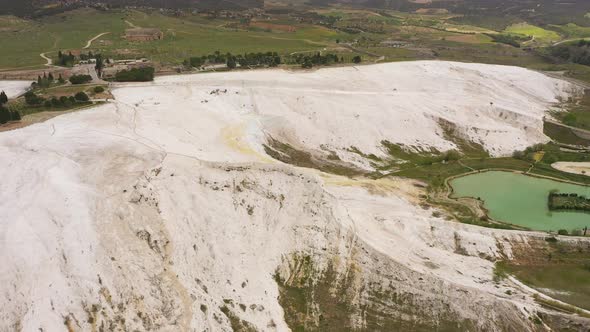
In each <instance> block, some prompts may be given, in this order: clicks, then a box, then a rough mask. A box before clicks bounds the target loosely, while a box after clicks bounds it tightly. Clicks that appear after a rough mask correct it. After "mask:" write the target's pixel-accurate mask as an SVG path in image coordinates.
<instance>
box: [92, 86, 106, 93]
mask: <svg viewBox="0 0 590 332" xmlns="http://www.w3.org/2000/svg"><path fill="white" fill-rule="evenodd" d="M103 92H104V88H103V87H102V86H97V87H94V93H103Z"/></svg>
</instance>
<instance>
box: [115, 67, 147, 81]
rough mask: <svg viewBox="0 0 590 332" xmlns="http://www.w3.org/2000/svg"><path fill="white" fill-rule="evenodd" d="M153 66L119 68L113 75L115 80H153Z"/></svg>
mask: <svg viewBox="0 0 590 332" xmlns="http://www.w3.org/2000/svg"><path fill="white" fill-rule="evenodd" d="M154 72H155V70H154V68H153V67H143V68H132V69H129V70H121V71H120V72H118V73H117V74H116V75H115V80H116V81H117V82H147V81H153V80H154Z"/></svg>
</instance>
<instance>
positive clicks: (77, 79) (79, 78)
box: [70, 75, 92, 84]
mask: <svg viewBox="0 0 590 332" xmlns="http://www.w3.org/2000/svg"><path fill="white" fill-rule="evenodd" d="M90 81H92V76H90V75H74V76H72V77H70V82H71V83H72V84H84V83H88V82H90Z"/></svg>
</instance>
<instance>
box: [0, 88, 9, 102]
mask: <svg viewBox="0 0 590 332" xmlns="http://www.w3.org/2000/svg"><path fill="white" fill-rule="evenodd" d="M7 102H8V96H7V95H6V92H4V91H2V92H0V105H4V104H6V103H7Z"/></svg>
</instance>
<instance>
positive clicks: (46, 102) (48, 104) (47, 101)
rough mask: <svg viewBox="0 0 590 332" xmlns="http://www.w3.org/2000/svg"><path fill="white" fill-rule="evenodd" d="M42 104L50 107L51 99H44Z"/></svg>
mask: <svg viewBox="0 0 590 332" xmlns="http://www.w3.org/2000/svg"><path fill="white" fill-rule="evenodd" d="M43 106H45V107H47V108H49V107H51V101H49V100H46V101H45V103H43Z"/></svg>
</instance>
